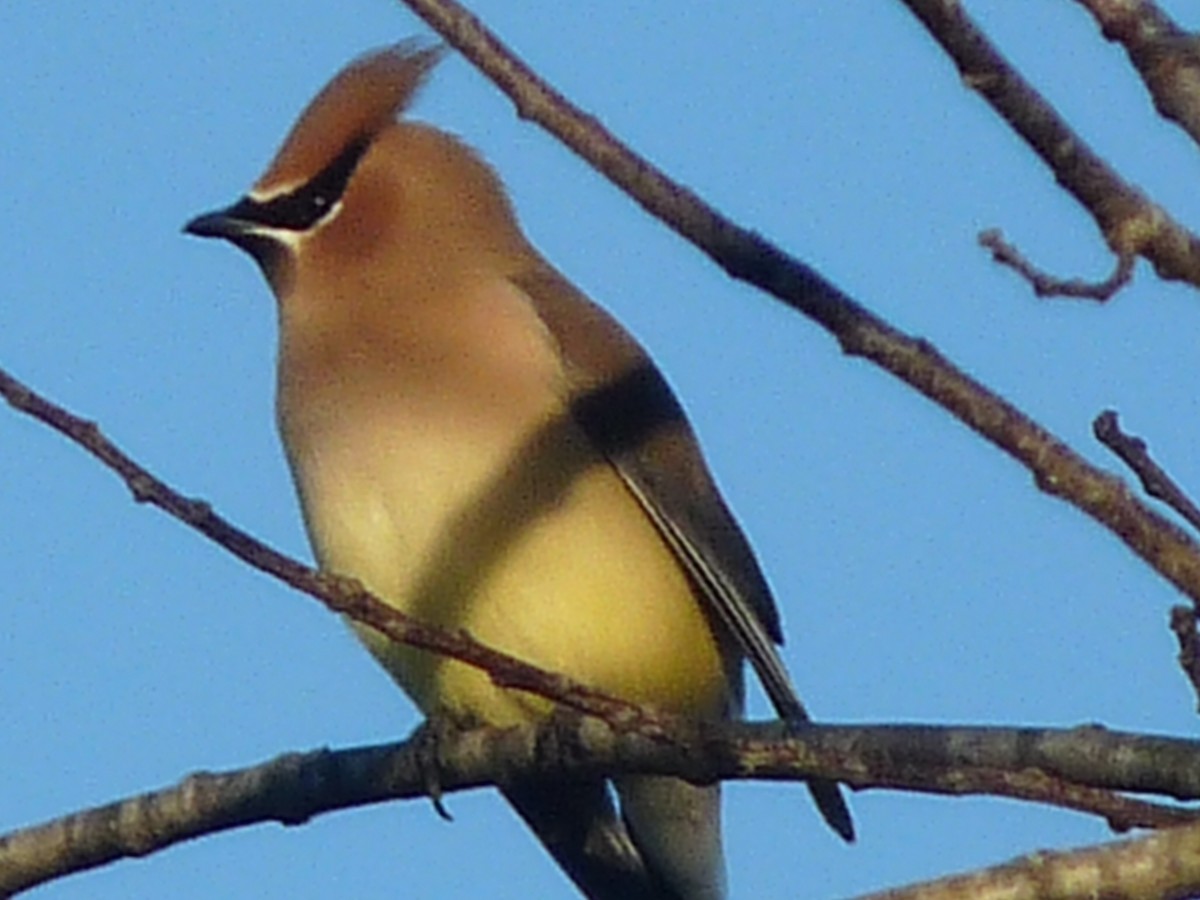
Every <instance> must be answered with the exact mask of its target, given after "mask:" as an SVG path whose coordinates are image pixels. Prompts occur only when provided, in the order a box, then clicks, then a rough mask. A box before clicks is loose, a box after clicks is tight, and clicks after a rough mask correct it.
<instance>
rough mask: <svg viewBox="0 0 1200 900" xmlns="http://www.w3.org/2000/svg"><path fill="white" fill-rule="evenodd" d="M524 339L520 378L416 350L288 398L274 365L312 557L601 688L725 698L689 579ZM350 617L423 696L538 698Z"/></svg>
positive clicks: (663, 702)
mask: <svg viewBox="0 0 1200 900" xmlns="http://www.w3.org/2000/svg"><path fill="white" fill-rule="evenodd" d="M493 338H494V339H495V340H500V341H504V340H505V336H504V335H503V334H500V335H493ZM537 346H538V348H539V349H538V352H539V353H544V356H543V357H542V358H540V359H538V358H536V357H535V358H534V359H532V360H527V361H526V362H527V367H528V370H529V371H528V373H527V374H528V378H524V379H523V378H522V377H521V376H520V375H519V374H518V375H516V376H514V373H513V372H512V371H496V372H494V373H492V375H491V376H490V377H489V376H488V374H487V371H486V369H487V367H486V366H484V367H482V371H481V377H480V378H479V379H478V380H474V381H473V380H472V378H470V377H467V375H464V372H465V371H466V370H464V368H463V367H462V366H458V367H457V368H455V367H454V366H453V365H451V364H450V363H447V366H448V369H449V370H448V371H446V372H445V373H443V374H444V375H445V376H446V377H445V378H437V377H436V376H437V372H436V371H429V370H428V369H425V370H423V371H422V372H421V373H420V376H421V377H420V379H416V380H412V381H411V383H410V384H408V385H407V386H406V385H405V383H403V382H404V380H403V379H401V383H399V384H392V385H390V386H389V385H388V384H387V381H386V379H381V381H380V383H379V384H377V385H376V386H375V387H373V388H368V389H366V390H357V389H354V390H351V389H349V388H348V387H346V386H342V388H339V387H338V378H340V377H345V375H344V374H343V375H334V374H330V373H327V374H326V376H325V377H324V378H323V380H322V381H321V385H322V387H321V388H320V389H319V390H316V391H310V392H309V393H308V394H307V395H304V396H300V397H297V396H294V395H293V394H291V393H289V383H288V381H289V379H288V377H287V371H286V368H285V369H283V370H282V371H281V381H280V388H281V391H280V398H279V399H280V424H281V429H282V431H283V436H284V440H285V444H286V446H287V450H288V456H289V461H290V463H291V466H292V471H293V476H294V479H295V482H296V485H297V488H298V491H299V494H300V498H301V503H302V507H303V510H304V515H305V522H306V525H307V529H308V533H309V537H310V540H311V542H312V544H313V547H314V550H315V552H316V555H317V557H318V559H319V561H320V564H321V566H322V567H323V568H326V569H329V570H332V571H336V572H338V573H341V574H346V575H350V576H353V577H356V578H358V579H360V580H361V581H362V582H363V583H364V584H365V585H366V586H367V587H368V588H370V589H371V590H372V591H373V592H375V593H377V594H378V595H379V596H381V597H382V598H383V599H385V600H386V601H387V602H388V603H390V604H393V605H394V606H396V607H397V608H398V609H400V610H402V611H403V612H405V613H408V614H409V615H412V616H415V617H417V618H419V619H421V620H423V621H425V622H430V623H434V624H438V625H442V626H446V627H450V628H465V629H466V630H468V631H469V632H470V633H471V634H472V635H473V636H474V637H476V638H477V639H479V640H481V641H483V642H484V643H487V644H489V645H491V646H493V647H495V648H497V649H500V650H503V651H505V652H508V653H511V654H513V655H515V656H517V657H519V658H521V659H524V660H527V661H529V662H532V663H534V664H536V665H540V666H542V667H544V668H547V669H550V670H553V671H558V672H563V673H565V674H567V675H569V676H571V677H573V678H576V679H578V680H580V681H583V682H585V683H588V684H591V685H592V686H594V687H597V688H599V689H601V690H605V691H608V692H610V693H613V694H617V695H620V696H624V697H626V698H628V699H631V700H635V701H639V702H648V703H652V704H655V705H659V706H662V707H665V708H670V709H674V710H676V711H679V712H682V713H686V714H693V715H701V716H717V715H721V714H722V713H723V712H724V711H725V708H726V706H727V704H728V697H729V688H728V686H727V685H726V682H725V676H724V673H725V668H724V667H723V665H722V659H721V653H720V651H719V649H718V646H717V642H716V640H715V638H714V635H713V632H712V630H711V628H710V625H709V622H708V620H707V618H706V616H705V614H704V613H703V612H702V610H701V608H700V606H699V604H698V603H697V602H696V600H695V598H694V596H693V592H692V586H691V584H690V582H689V581H688V578H687V576H686V575H685V573H684V572H683V570H682V569H681V568H680V565H679V564H678V562H677V560H676V559H675V557H674V555H673V554H672V552H671V551H670V550H669V548H668V547H667V546H666V544H665V543H664V542H663V540H662V539H661V537H660V536H659V534H658V532H657V531H656V529H655V527H654V525H653V524H652V523H651V521H650V520H649V519H648V518H647V516H646V515H645V514H644V512H643V511H642V509H641V507H640V506H639V504H638V502H637V500H636V499H635V498H634V497H633V495H632V494H631V493H630V492H629V491H628V490H627V489H626V487H625V485H624V483H623V482H622V480H621V478H620V476H619V475H618V474H617V472H616V471H615V470H614V469H613V468H612V467H611V466H610V465H609V464H608V462H607V460H605V459H604V458H603V457H602V456H601V455H600V454H599V453H598V452H597V451H596V450H595V449H594V448H593V447H592V445H591V444H590V442H589V441H588V439H587V437H586V436H585V435H584V434H583V433H582V432H581V430H580V429H579V428H578V427H577V425H576V424H575V423H574V421H573V420H571V419H570V417H569V415H567V413H566V411H565V408H564V404H563V401H562V399H561V394H560V392H559V391H558V390H557V387H556V378H557V376H558V363H557V358H556V357H554V356H553V353H552V350H551V349H550V348H549V345H546V346H545V347H542V346H541V345H537ZM430 358H431V359H433V360H436V359H438V358H443V359H449V357H444V356H441V357H439V355H438V354H437V353H433V354H432V355H431V357H430ZM284 362H285V364H286V362H287V361H286V359H285V361H284ZM468 368H469V367H468ZM435 369H436V366H435ZM468 374H469V373H468ZM353 380H354V381H355V383H359V384H361V383H362V382H363V379H361V378H360V379H353ZM366 381H367V382H369V381H370V379H366ZM497 385H504V386H506V390H502V391H499V392H497V391H496V388H497ZM310 386H311V385H310ZM418 387H419V388H420V390H417V388H418ZM410 388H411V390H410ZM431 388H432V393H431ZM481 398H483V401H482V405H481ZM488 398H490V399H488ZM489 404H491V407H492V408H489ZM496 406H499V407H501V408H496ZM357 630H358V631H359V634H360V637H362V638H363V639H364V641H365V642H366V643H367V645H368V647H369V648H370V649H371V651H372V652H373V653H374V654H375V656H376V657H377V658H378V659H379V660H380V661H381V662H382V663H383V665H384V666H385V668H387V670H388V671H389V672H390V673H391V674H392V676H393V677H394V678H395V679H396V680H397V681H398V682H399V683H400V685H401V686H402V687H404V689H405V690H406V691H407V692H408V693H409V694H410V695H411V696H412V697H413V698H414V700H415V701H416V702H417V704H418V705H419V706H420V707H421V708H422V709H423V710H425V711H426V712H433V711H435V710H439V709H448V710H450V711H452V712H458V713H462V714H465V715H468V716H470V717H473V718H481V719H484V720H487V721H491V722H495V723H497V724H506V723H511V722H515V721H519V720H522V719H525V718H528V716H529V715H531V714H535V713H536V712H538V711H540V708H539V707H537V706H536V705H534V704H533V703H532V701H531V700H530V699H529V698H528V697H526V696H524V695H516V694H513V693H511V692H501V691H499V690H497V689H496V688H495V687H494V686H493V685H492V684H491V682H490V681H489V680H488V679H487V678H486V676H484V675H482V674H481V673H479V672H478V671H475V670H472V669H470V668H468V667H466V666H464V665H462V664H460V663H453V662H447V661H444V660H442V659H439V658H436V657H433V656H431V655H430V654H427V653H424V652H419V651H414V650H412V649H411V648H405V647H400V646H397V645H395V644H392V643H391V642H388V641H386V640H384V639H382V638H381V637H380V636H379V635H378V634H377V633H375V632H373V631H371V630H369V629H363V628H358V629H357Z"/></svg>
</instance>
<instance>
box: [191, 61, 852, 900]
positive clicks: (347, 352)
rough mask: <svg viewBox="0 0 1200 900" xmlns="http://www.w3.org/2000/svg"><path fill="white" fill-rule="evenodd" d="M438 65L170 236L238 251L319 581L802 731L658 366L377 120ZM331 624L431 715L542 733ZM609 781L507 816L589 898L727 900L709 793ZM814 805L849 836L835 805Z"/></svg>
mask: <svg viewBox="0 0 1200 900" xmlns="http://www.w3.org/2000/svg"><path fill="white" fill-rule="evenodd" d="M440 56H441V50H440V49H437V48H423V47H420V46H417V45H415V44H413V43H403V44H400V45H398V46H395V47H391V48H387V49H383V50H380V51H377V52H375V53H372V54H370V55H367V56H365V57H363V58H361V59H359V60H357V61H356V62H353V63H351V64H350V65H349V66H348V67H347V68H346V69H345V70H343V71H342V72H341V73H340V74H339V75H338V76H337V77H336V78H334V80H333V81H332V82H331V83H330V84H329V85H328V86H327V87H326V88H325V89H324V90H323V91H322V92H321V93H320V94H319V95H318V96H317V97H316V99H314V100H313V101H312V103H311V104H310V105H309V107H308V109H307V110H306V111H305V112H304V114H303V115H302V116H301V117H300V119H299V121H298V122H297V123H296V125H295V126H294V127H293V129H292V131H291V133H290V134H289V135H288V137H287V139H286V141H285V142H284V144H283V146H282V148H281V149H280V151H279V153H278V155H277V156H276V157H275V159H274V161H273V162H272V163H271V165H270V167H269V168H268V169H267V171H266V173H265V174H264V175H263V176H262V177H261V178H260V179H259V180H258V182H257V183H256V184H255V185H254V187H253V188H252V189H251V190H250V192H249V194H247V195H246V196H245V197H244V198H243V199H241V200H239V201H238V202H237V203H236V204H234V205H233V206H231V207H229V208H228V209H225V210H221V211H219V212H214V213H210V214H208V215H204V216H200V217H199V218H197V219H194V220H193V221H191V222H190V223H188V225H187V227H186V230H187V231H188V232H190V233H191V234H194V235H199V236H201V237H219V238H224V239H225V240H228V241H230V242H232V243H233V244H236V245H237V246H238V247H240V248H241V249H243V250H245V251H246V252H247V253H249V254H250V255H251V256H252V257H254V259H255V260H256V261H257V262H258V264H259V266H260V267H261V268H262V271H263V272H264V274H265V275H266V278H267V280H268V281H269V282H270V285H271V288H272V289H273V291H274V293H275V296H276V298H277V300H278V315H279V329H280V340H279V368H278V397H277V413H278V425H279V430H280V433H281V435H282V437H283V443H284V447H285V448H286V451H287V458H288V462H289V464H290V465H291V470H292V476H293V478H294V480H295V483H296V489H297V491H298V493H299V496H300V502H301V506H302V507H303V512H304V521H305V525H306V527H307V530H308V535H309V538H310V540H311V542H312V545H313V548H314V551H315V553H316V556H317V559H318V561H319V564H320V565H321V567H322V568H324V569H327V570H330V571H334V572H338V573H341V574H345V575H350V576H353V577H355V578H358V579H359V580H360V581H362V583H363V584H364V585H366V587H368V588H369V589H370V590H371V591H373V592H374V593H376V594H377V595H378V596H379V597H381V598H382V599H384V600H385V601H387V602H388V603H390V604H394V605H395V606H396V607H397V608H398V609H400V610H403V611H404V612H405V613H407V614H409V615H411V616H415V617H417V618H419V619H421V620H424V621H427V622H430V623H433V624H436V625H440V626H443V627H445V628H449V629H459V628H464V629H466V630H467V631H469V632H470V633H471V634H472V635H473V636H474V637H475V638H477V639H478V640H480V641H483V642H484V643H486V644H489V645H491V646H492V647H495V648H498V649H500V650H503V651H505V652H507V653H510V654H513V655H514V656H517V657H520V658H522V659H525V660H528V661H529V662H531V663H533V664H535V665H537V666H540V667H542V668H544V669H548V670H551V671H556V672H562V673H565V674H566V675H568V676H570V677H571V678H574V679H576V680H578V681H580V682H583V683H584V684H587V685H590V686H592V687H594V688H597V689H599V690H601V691H604V692H607V693H609V694H612V695H615V696H618V697H622V698H625V699H627V700H631V701H634V702H637V703H644V704H650V705H653V706H656V707H659V708H662V709H665V710H669V711H671V712H673V713H677V714H680V715H684V716H691V717H695V718H700V719H710V720H712V719H722V718H728V717H733V716H738V715H740V713H741V706H742V696H743V681H742V663H743V660H745V659H749V660H750V662H751V664H752V665H753V667H754V669H755V670H756V672H757V673H758V676H759V678H760V679H761V681H762V682H763V684H764V686H765V688H766V691H767V694H768V695H769V696H770V699H771V700H772V702H773V703H774V705H775V707H776V709H777V710H778V711H779V713H780V715H781V716H783V717H784V718H785V719H788V720H791V721H805V720H806V719H807V715H806V713H805V711H804V707H803V706H802V705H801V703H800V700H799V699H798V697H797V696H796V692H795V689H794V688H793V686H792V684H791V681H790V679H789V678H788V675H787V672H786V671H785V670H784V667H783V663H782V661H781V660H780V658H779V656H778V654H777V652H776V650H775V646H774V645H775V644H776V643H777V642H780V641H781V640H782V634H781V631H780V624H779V616H778V613H777V611H776V609H775V604H774V601H773V600H772V597H771V593H770V590H769V588H768V587H767V584H766V581H765V580H764V578H763V575H762V573H761V571H760V570H759V568H758V565H757V563H756V562H755V559H754V556H753V554H752V552H751V550H750V547H749V545H748V544H747V542H746V539H745V538H744V537H743V535H742V533H741V531H740V530H739V529H738V526H737V524H736V522H735V521H734V519H733V516H732V515H731V514H730V512H729V510H728V509H727V508H726V506H725V504H724V502H723V501H722V499H721V496H720V495H719V494H718V492H717V489H716V487H715V485H714V483H713V481H712V478H711V476H710V475H709V473H708V470H707V469H706V467H705V463H704V460H703V458H702V457H701V454H700V449H699V446H698V445H697V443H696V439H695V437H694V436H693V434H692V431H691V429H690V427H689V425H688V423H687V421H686V419H685V418H684V414H683V411H682V410H681V408H680V406H679V404H678V402H677V401H676V399H675V397H674V395H673V394H672V392H671V390H670V388H669V387H668V386H667V384H666V382H665V381H664V380H663V378H662V376H661V375H660V374H659V371H658V369H657V368H655V366H654V364H653V363H652V362H651V361H650V359H649V358H648V357H647V355H646V353H645V352H644V351H643V350H642V348H641V347H640V346H638V344H637V343H636V342H635V341H634V339H633V338H632V337H631V336H630V335H629V334H627V333H626V332H625V331H624V329H622V328H621V326H620V325H618V324H617V323H616V322H615V321H614V320H613V319H612V318H611V317H610V316H609V315H608V314H607V313H605V312H604V311H603V310H601V309H600V308H599V307H597V306H595V305H594V304H593V303H592V302H591V301H590V300H588V298H587V297H585V296H583V294H581V293H580V292H579V291H578V290H577V289H576V288H575V287H574V286H573V285H572V284H571V283H570V282H569V281H567V280H566V279H565V278H564V277H563V276H562V275H560V274H559V273H558V272H557V271H555V270H554V268H553V267H551V266H550V264H549V263H547V262H546V261H545V260H544V259H543V258H542V257H541V256H540V255H539V254H538V252H537V251H536V250H535V249H534V248H533V247H532V246H530V244H529V243H528V241H527V240H526V239H525V237H524V235H523V234H522V233H521V230H520V227H519V226H518V224H517V221H516V219H515V217H514V214H513V210H512V208H511V206H510V205H509V201H508V198H507V196H506V194H505V191H504V188H503V186H502V185H501V183H500V181H499V179H498V178H497V176H496V174H495V173H494V172H493V171H492V170H491V169H490V168H489V167H488V166H487V165H486V164H485V163H484V162H483V161H482V160H481V159H480V158H479V157H478V156H476V154H475V153H474V152H472V151H471V150H470V149H468V148H467V147H466V146H464V145H463V144H462V143H460V142H459V141H458V140H457V139H456V138H454V137H452V136H451V135H449V134H446V133H444V132H441V131H438V130H435V129H434V128H431V127H429V126H427V125H423V124H418V123H414V122H408V121H397V116H398V115H399V113H401V112H402V111H403V110H404V109H405V108H406V107H407V106H408V104H409V102H410V101H411V100H412V97H413V95H414V93H415V92H416V90H417V88H418V87H419V86H420V84H421V82H422V80H423V79H424V77H425V75H426V74H427V73H428V71H429V70H430V69H431V68H432V66H433V65H434V63H435V62H436V61H437V60H438V58H439V57H440ZM353 627H354V629H355V631H356V632H357V633H358V636H359V637H360V638H361V639H362V641H363V642H364V643H365V644H366V646H367V647H368V649H369V650H370V651H371V653H372V654H374V655H375V657H376V658H377V659H378V660H379V662H380V663H382V665H383V666H384V668H385V669H386V670H387V671H388V672H389V673H390V674H391V676H392V677H393V678H394V679H395V680H396V681H397V682H398V683H399V684H400V686H401V687H402V688H403V689H404V690H405V691H406V692H407V693H408V694H409V696H411V697H412V698H413V700H414V701H415V702H416V704H417V705H418V706H419V707H420V709H421V710H422V711H423V712H424V713H425V714H426V715H442V716H448V717H449V719H450V721H458V722H464V723H465V722H480V721H482V722H487V723H492V724H496V725H510V724H513V723H519V722H525V721H529V720H530V719H534V718H537V717H542V716H545V715H546V714H547V713H548V712H549V708H548V704H547V703H546V702H545V701H543V700H538V699H535V698H533V697H531V696H530V695H527V694H522V693H519V692H513V691H504V690H501V689H499V688H497V687H496V686H495V685H494V684H493V683H492V682H491V681H490V680H489V679H488V677H487V676H486V675H484V674H483V673H481V672H479V671H478V670H476V669H473V668H470V667H468V666H465V665H463V664H461V663H458V662H453V661H450V660H446V659H444V658H440V657H437V656H434V655H431V654H429V653H425V652H422V651H419V650H414V649H412V648H410V647H404V646H398V645H396V644H394V643H392V642H390V641H387V640H386V639H384V638H383V637H382V636H381V635H379V634H378V633H377V632H374V631H372V630H371V629H369V628H366V627H363V626H360V625H357V624H355V625H354V626H353ZM613 781H614V784H613V787H615V790H616V794H617V797H618V799H619V801H620V814H619V815H618V814H617V812H616V809H615V808H614V804H613V801H612V799H611V796H610V793H609V788H608V786H607V785H606V784H604V783H602V782H596V783H592V784H589V783H579V782H571V783H569V784H563V783H558V782H554V783H551V782H549V781H548V780H547V779H537V780H531V781H529V782H523V783H516V784H510V785H506V786H505V787H504V788H503V792H504V795H505V797H507V798H508V800H509V801H510V802H511V803H512V804H513V805H514V806H515V807H516V809H517V811H518V812H519V813H520V814H521V816H522V817H523V818H524V819H525V820H526V822H527V823H528V824H529V825H530V826H531V827H532V828H533V830H534V831H535V832H536V833H537V835H538V836H539V838H540V839H541V840H542V842H543V843H544V844H545V845H546V846H547V848H548V849H549V850H550V851H551V852H552V853H553V854H554V855H555V857H556V858H557V859H558V861H559V863H560V864H561V865H562V866H563V868H564V869H565V870H566V872H567V873H568V874H569V875H570V877H571V878H572V879H574V881H575V882H576V884H577V886H578V887H579V888H580V889H581V890H582V891H583V893H584V894H586V895H587V896H590V897H595V898H606V900H607V898H651V897H653V898H717V897H722V896H724V893H725V877H724V863H723V860H722V851H721V835H720V807H719V804H720V792H719V786H717V785H712V786H704V787H698V786H695V785H692V784H689V783H688V782H685V781H682V780H678V779H674V778H662V777H645V776H640V777H632V776H630V777H621V778H616V779H613ZM809 788H810V790H811V792H812V794H813V796H814V798H815V800H816V802H817V805H818V807H819V808H820V810H821V812H822V814H823V815H824V817H825V819H826V821H828V822H829V824H830V825H831V826H832V827H833V828H834V829H835V830H836V831H837V832H838V833H840V834H841V835H842V836H843V837H845V838H846V839H848V840H850V839H852V836H853V826H852V825H851V821H850V814H849V811H848V810H847V808H846V806H845V803H844V801H843V799H842V796H841V794H840V792H839V789H838V787H837V785H835V784H833V783H831V782H826V781H812V782H810V783H809Z"/></svg>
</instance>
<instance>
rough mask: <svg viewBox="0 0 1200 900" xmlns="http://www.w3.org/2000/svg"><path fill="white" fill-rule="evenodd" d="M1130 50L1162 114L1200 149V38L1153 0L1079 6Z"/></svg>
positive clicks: (1101, 0)
mask: <svg viewBox="0 0 1200 900" xmlns="http://www.w3.org/2000/svg"><path fill="white" fill-rule="evenodd" d="M1076 2H1077V3H1078V4H1079V5H1080V6H1082V7H1083V8H1084V9H1086V10H1087V11H1088V12H1090V13H1091V14H1092V16H1093V17H1095V19H1096V23H1097V24H1098V25H1099V26H1100V30H1101V31H1102V32H1103V34H1104V36H1105V37H1106V38H1108V39H1109V40H1110V41H1115V42H1117V43H1119V44H1121V46H1123V47H1124V48H1125V52H1126V53H1128V54H1129V60H1130V62H1132V63H1133V66H1134V68H1135V69H1137V71H1138V74H1140V75H1141V76H1142V81H1143V82H1145V84H1146V88H1147V89H1148V90H1149V91H1150V96H1151V97H1152V98H1153V100H1154V107H1155V109H1157V110H1158V112H1159V114H1160V115H1161V116H1162V117H1163V118H1165V119H1170V120H1171V121H1172V122H1175V123H1176V124H1178V125H1179V127H1180V128H1182V129H1183V130H1184V131H1186V132H1187V133H1188V134H1189V135H1190V136H1191V138H1192V140H1193V141H1194V142H1195V143H1197V144H1200V37H1197V35H1195V34H1192V33H1190V32H1187V31H1184V30H1183V29H1182V28H1180V27H1179V26H1178V25H1177V24H1175V22H1174V20H1173V19H1171V17H1170V16H1168V15H1167V14H1166V13H1164V12H1163V11H1162V10H1161V9H1159V8H1158V5H1157V4H1156V3H1153V2H1152V0H1076Z"/></svg>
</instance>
